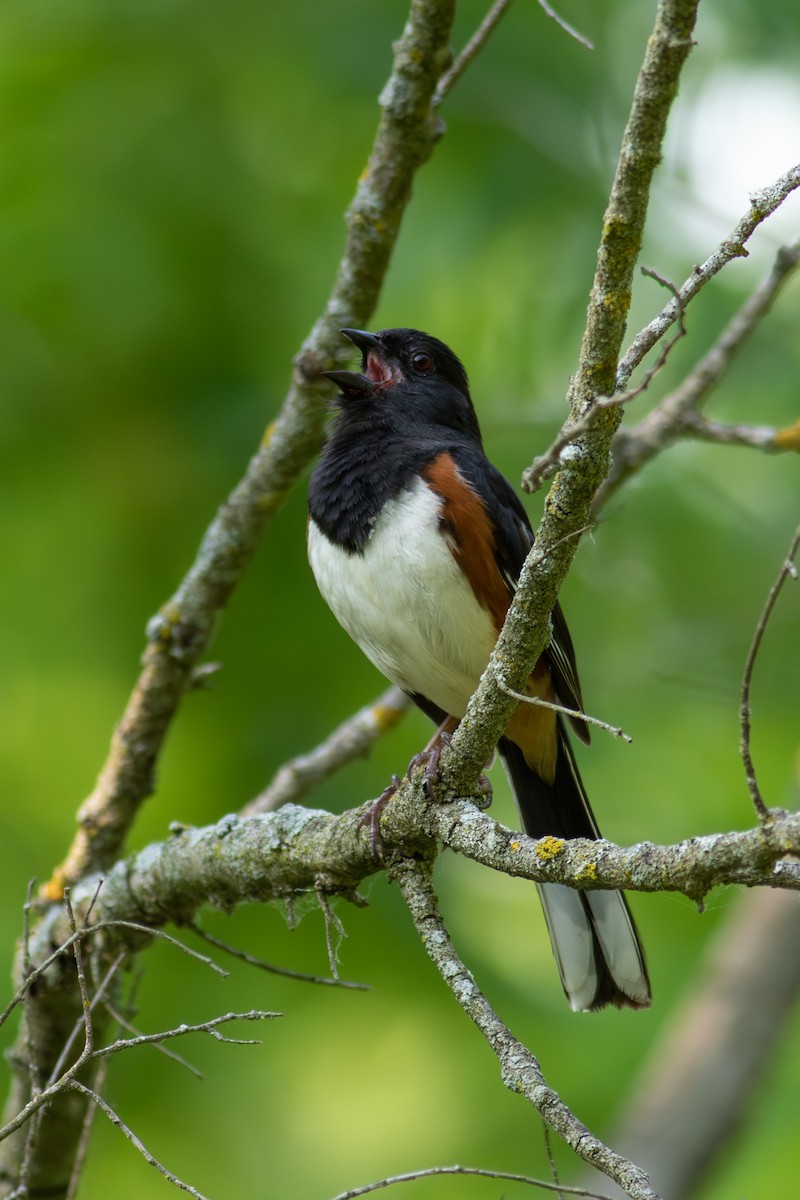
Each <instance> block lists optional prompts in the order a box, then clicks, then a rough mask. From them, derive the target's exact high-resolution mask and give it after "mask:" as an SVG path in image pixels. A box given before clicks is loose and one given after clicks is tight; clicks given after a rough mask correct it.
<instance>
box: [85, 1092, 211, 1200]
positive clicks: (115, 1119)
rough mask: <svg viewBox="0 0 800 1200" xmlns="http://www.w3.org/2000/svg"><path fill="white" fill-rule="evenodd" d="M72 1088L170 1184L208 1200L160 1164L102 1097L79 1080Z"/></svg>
mask: <svg viewBox="0 0 800 1200" xmlns="http://www.w3.org/2000/svg"><path fill="white" fill-rule="evenodd" d="M70 1087H71V1088H72V1089H73V1091H76V1092H80V1093H81V1095H83V1096H85V1097H86V1098H87V1099H88V1100H91V1101H92V1103H93V1104H95V1105H96V1106H97V1107H98V1108H99V1109H100V1111H101V1112H104V1113H105V1115H106V1116H107V1117H108V1119H109V1121H110V1122H111V1124H112V1125H116V1127H117V1129H119V1131H120V1132H121V1133H123V1134H124V1135H125V1137H126V1138H127V1139H128V1141H129V1142H130V1143H131V1145H132V1146H135V1148H136V1149H137V1150H138V1151H139V1153H140V1154H141V1156H142V1158H143V1159H144V1160H145V1162H148V1163H149V1164H150V1166H151V1167H155V1169H156V1170H157V1171H159V1172H160V1174H162V1175H163V1176H164V1178H165V1179H166V1180H167V1182H168V1183H173V1184H174V1185H175V1187H177V1188H180V1189H181V1191H183V1192H188V1193H189V1195H190V1196H194V1198H195V1200H208V1197H207V1196H204V1195H203V1193H202V1192H198V1191H197V1188H193V1187H192V1186H191V1184H189V1183H184V1181H183V1180H182V1179H179V1178H178V1176H177V1175H173V1173H172V1171H169V1170H167V1168H166V1167H165V1166H164V1165H163V1163H160V1162H159V1161H158V1159H157V1158H156V1157H155V1156H154V1155H152V1154H151V1153H150V1151H149V1150H148V1149H147V1147H146V1146H145V1144H144V1142H143V1141H142V1139H141V1138H140V1137H138V1136H137V1135H136V1134H135V1133H134V1132H133V1130H132V1129H131V1128H130V1126H128V1125H126V1124H125V1122H124V1121H123V1120H122V1118H121V1117H120V1116H119V1114H118V1113H116V1112H115V1111H114V1109H113V1108H112V1107H111V1105H110V1104H108V1103H106V1101H105V1100H104V1099H103V1097H102V1096H100V1095H98V1093H97V1092H93V1091H92V1089H91V1088H89V1087H86V1085H85V1084H83V1083H79V1082H78V1080H77V1079H72V1080H71V1081H70Z"/></svg>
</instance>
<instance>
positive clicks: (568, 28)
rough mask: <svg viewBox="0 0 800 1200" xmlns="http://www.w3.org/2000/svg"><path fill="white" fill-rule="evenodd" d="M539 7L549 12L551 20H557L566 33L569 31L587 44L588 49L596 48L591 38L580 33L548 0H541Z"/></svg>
mask: <svg viewBox="0 0 800 1200" xmlns="http://www.w3.org/2000/svg"><path fill="white" fill-rule="evenodd" d="M539 7H540V8H541V9H543V10H544V12H545V13H547V16H548V17H550V19H551V20H553V21H555V23H556V25H560V26H561V28H562V29H563V30H564V32H565V33H568V34H569V36H570V37H572V38H575V41H576V42H580V44H581V45H582V46H585V47H586V49H587V50H594V46H593V45H592V43H591V42H590V41H589V39H588V38H587V37H584V36H583V34H582V33H578V31H577V29H575V28H574V27H573V26H572V25H570V24H569V23H568V22H567V21H565V20H564V18H563V17H562V16H559V14H558V13H557V12H556V11H555V9H554V8H551V7H550V5H549V4H548V3H547V0H539Z"/></svg>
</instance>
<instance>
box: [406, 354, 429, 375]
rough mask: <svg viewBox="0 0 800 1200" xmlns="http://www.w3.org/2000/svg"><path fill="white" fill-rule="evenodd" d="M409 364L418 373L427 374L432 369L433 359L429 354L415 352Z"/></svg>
mask: <svg viewBox="0 0 800 1200" xmlns="http://www.w3.org/2000/svg"><path fill="white" fill-rule="evenodd" d="M411 365H412V367H413V368H414V370H415V371H416V372H417V374H418V375H427V374H428V372H429V371H432V370H433V359H432V358H431V356H430V354H423V353H422V352H420V353H419V354H415V355H414V356H413V357H412V359H411Z"/></svg>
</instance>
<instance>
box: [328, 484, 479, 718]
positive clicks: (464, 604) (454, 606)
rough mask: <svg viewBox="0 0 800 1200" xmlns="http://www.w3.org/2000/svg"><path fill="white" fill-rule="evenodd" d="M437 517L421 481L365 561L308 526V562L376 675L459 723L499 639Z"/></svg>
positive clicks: (384, 521) (402, 498) (394, 510)
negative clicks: (441, 710) (448, 543)
mask: <svg viewBox="0 0 800 1200" xmlns="http://www.w3.org/2000/svg"><path fill="white" fill-rule="evenodd" d="M440 511H441V501H440V499H439V498H438V497H437V496H436V495H435V494H434V493H433V492H432V491H431V490H430V488H429V487H428V486H427V485H426V484H425V483H423V482H422V480H418V481H417V483H416V484H415V485H414V486H413V487H412V488H411V489H409V490H407V491H403V492H402V493H401V494H400V495H399V496H398V497H397V498H396V499H394V500H390V501H389V502H388V503H387V504H386V505H385V507H384V508H383V510H382V512H381V514H380V516H379V517H378V519H377V521H376V524H375V529H374V530H373V533H372V535H371V537H370V539H369V541H368V542H367V544H366V546H365V548H364V551H363V553H361V554H349V553H347V552H346V551H345V550H342V549H341V548H340V547H339V546H336V545H334V543H332V542H330V541H329V540H328V538H326V537H325V535H324V534H323V533H322V531H321V530H320V529H319V527H318V526H317V525H316V523H315V522H314V521H313V520H312V521H310V522H309V527H308V557H309V562H310V563H311V569H312V571H313V572H314V577H315V578H316V581H317V585H318V587H319V590H320V591H321V592H322V595H323V596H324V598H325V600H326V601H327V602H328V605H329V606H330V608H331V611H332V612H333V614H334V616H335V617H336V618H337V620H338V621H339V623H340V624H341V625H342V626H344V628H345V629H346V630H347V632H348V633H349V634H350V636H351V637H352V638H353V640H354V641H355V642H357V643H358V645H359V646H360V647H361V649H362V650H363V651H364V653H365V654H366V656H367V658H369V659H370V661H371V662H373V663H374V665H375V666H376V667H377V668H378V670H379V671H381V672H382V673H383V674H384V675H385V676H386V677H387V678H388V679H390V680H391V681H392V682H393V683H396V684H398V685H399V686H400V687H402V688H404V689H405V690H406V691H409V692H418V693H421V694H422V695H423V696H426V697H427V698H428V699H429V700H432V701H433V703H434V704H436V705H438V706H439V708H441V709H443V710H444V711H445V712H447V713H450V714H452V715H453V716H456V717H462V716H463V715H464V712H465V711H466V706H467V701H468V700H469V698H470V696H471V695H472V693H473V692H474V691H475V688H476V686H477V683H478V680H479V678H480V676H481V673H482V671H483V669H484V667H485V666H486V663H487V662H488V660H489V655H490V653H491V651H492V647H493V646H494V643H495V640H496V634H495V629H494V625H493V622H492V620H491V618H490V617H489V614H488V613H487V612H486V611H485V609H483V608H482V607H481V605H480V604H479V603H478V601H477V600H476V599H475V594H474V592H473V591H472V588H471V587H470V585H469V583H468V582H467V581H466V579H465V578H464V575H463V573H462V571H461V569H460V567H459V566H458V564H457V563H456V561H455V559H454V557H453V555H452V554H451V552H450V550H449V549H448V546H447V543H446V542H445V540H444V538H443V537H442V536H441V534H440V532H439V515H440Z"/></svg>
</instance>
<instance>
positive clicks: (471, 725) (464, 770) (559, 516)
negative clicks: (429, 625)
mask: <svg viewBox="0 0 800 1200" xmlns="http://www.w3.org/2000/svg"><path fill="white" fill-rule="evenodd" d="M697 3H698V0H660V3H659V5H658V10H657V14H656V21H655V26H654V29H653V32H652V34H651V36H650V38H649V40H648V43H647V49H646V52H645V57H644V62H643V64H642V67H641V70H640V72H639V77H638V79H637V81H636V87H635V90H634V97H633V103H632V106H631V112H630V116H629V118H628V123H627V126H626V129H625V132H624V135H623V139H622V148H621V152H620V157H619V164H618V167H617V173H616V176H615V178H614V183H613V186H612V189H611V196H610V199H609V204H608V208H607V210H606V214H605V219H604V222H603V232H602V237H601V242H600V249H599V252H598V264H597V271H596V273H595V278H594V283H593V286H592V291H591V295H590V298H589V309H588V313H587V321H586V330H585V333H584V337H583V342H582V345H581V355H580V361H579V365H578V370H577V372H576V374H575V376H574V377H573V380H572V383H571V386H570V393H569V401H570V410H571V416H572V419H573V420H574V421H577V420H579V419H580V418H581V417H582V416H583V415H584V414H585V412H586V411H587V409H588V408H589V407H590V406H591V405H592V403H593V402H594V401H595V399H596V397H597V396H610V395H612V394H613V392H614V390H615V384H616V367H617V357H618V355H619V351H620V348H621V345H622V339H623V337H624V334H625V322H626V318H627V313H628V308H629V305H630V298H631V288H632V282H633V273H634V269H635V266H636V260H637V257H638V254H639V249H640V246H641V241H642V235H643V232H644V225H645V218H646V215H647V205H648V198H649V191H650V184H651V180H652V176H653V172H654V170H655V168H656V165H657V164H658V162H659V159H660V156H661V145H662V141H663V138H664V133H665V130H666V124H667V117H668V114H669V111H670V108H671V105H672V102H673V100H674V98H675V95H676V93H677V88H678V79H679V76H680V72H681V68H682V67H683V64H684V62H685V61H686V57H687V55H688V53H689V50H690V48H691V45H692V30H693V28H694V21H695V16H696V10H697ZM620 420H621V413H620V411H619V409H618V408H609V409H607V410H606V411H605V412H604V413H602V414H601V417H600V419H599V420H597V421H595V422H594V423H593V425H592V428H591V430H589V431H587V432H586V433H585V434H584V436H583V437H582V438H581V439H580V440H579V441H578V442H576V443H575V444H573V445H572V446H571V447H569V449H568V451H565V453H564V455H563V457H562V464H563V465H562V468H561V470H560V471H559V473H558V475H557V476H556V478H555V481H554V483H553V486H552V487H551V489H550V492H549V494H548V497H547V502H546V506H545V513H544V516H543V519H542V522H541V524H540V526H539V529H538V531H537V534H536V545H535V546H534V548H533V550H532V551H531V553H530V555H529V556H528V560H527V562H526V563H525V566H524V568H523V571H522V575H521V577H520V582H519V588H518V590H517V594H516V596H515V599H514V603H513V604H512V605H511V608H510V610H509V614H508V617H507V619H506V623H505V626H504V627H503V631H502V633H501V635H500V639H499V641H498V643H497V646H496V648H495V651H494V653H493V655H492V658H491V660H490V664H489V668H488V669H487V671H486V672H485V673H484V675H483V678H482V680H481V684H480V687H479V688H478V691H477V692H476V694H475V696H473V698H472V700H471V702H470V705H469V707H468V709H467V713H466V716H465V717H464V719H463V720H462V722H461V724H460V725H459V727H458V729H457V730H456V732H455V734H454V736H453V740H452V743H451V745H450V746H449V747H448V748H446V750H445V751H444V753H443V754H442V760H441V768H442V770H441V776H442V781H443V784H444V786H445V787H446V788H450V789H452V790H453V791H455V792H457V793H461V794H463V793H465V792H468V791H470V790H471V789H473V788H474V787H475V785H476V782H477V780H478V777H479V776H480V773H481V771H482V770H483V765H484V763H486V762H487V761H488V759H489V758H490V756H491V754H492V751H493V749H494V746H495V745H496V743H497V739H498V737H499V736H500V733H501V731H502V730H503V729H504V727H505V725H506V724H507V722H508V720H509V718H510V716H511V713H512V711H513V708H514V705H515V701H514V699H513V697H512V696H509V695H508V694H507V693H506V692H504V691H503V690H502V688H500V687H499V686H498V683H497V676H498V675H500V676H501V677H502V678H503V679H504V680H505V682H506V683H507V685H508V687H509V688H511V689H513V690H514V691H522V690H523V683H524V681H525V679H526V678H527V677H528V675H529V674H530V671H531V669H532V667H533V665H534V663H535V662H536V660H537V658H538V657H539V655H540V654H541V653H542V651H543V650H544V648H545V646H546V645H547V643H548V642H549V640H550V613H551V612H552V610H553V606H554V605H555V602H556V598H557V596H558V591H559V588H560V586H561V584H562V582H563V580H564V578H565V577H566V574H567V571H568V570H569V567H570V566H571V564H572V560H573V558H574V556H575V553H576V551H577V548H578V542H579V539H580V534H581V532H582V531H583V530H584V529H585V528H587V527H588V526H589V524H590V506H591V502H592V498H593V496H594V494H595V492H596V490H597V488H598V487H599V486H600V483H601V482H602V480H603V478H604V476H605V474H606V472H607V471H608V466H609V448H610V445H611V439H612V437H613V435H614V433H615V431H616V429H617V427H618V425H619V422H620Z"/></svg>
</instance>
